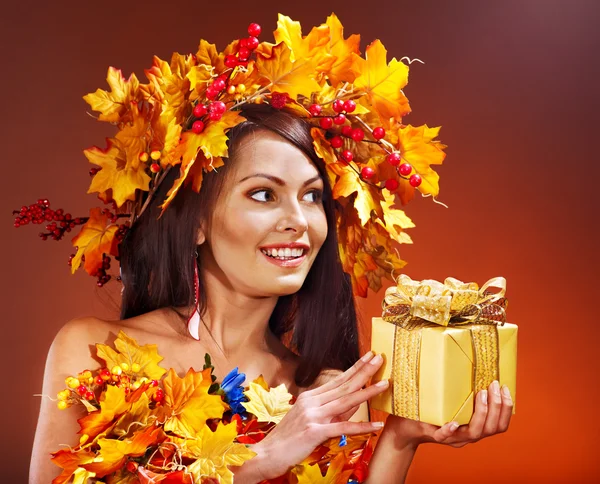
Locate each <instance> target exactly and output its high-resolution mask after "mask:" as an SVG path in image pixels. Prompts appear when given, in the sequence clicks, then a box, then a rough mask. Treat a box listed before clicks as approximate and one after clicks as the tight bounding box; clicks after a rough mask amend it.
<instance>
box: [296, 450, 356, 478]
mask: <svg viewBox="0 0 600 484" xmlns="http://www.w3.org/2000/svg"><path fill="white" fill-rule="evenodd" d="M345 462H346V455H345V454H344V452H340V453H339V454H338V455H337V456H335V458H334V459H333V460H332V461H331V463H330V464H329V468H328V469H327V474H325V476H323V475H322V474H321V469H320V468H319V465H318V464H315V465H312V466H309V465H307V464H302V465H300V466H296V467H295V468H294V470H293V473H294V474H295V475H296V476H297V477H298V484H316V483H319V484H346V483H347V482H348V478H349V477H350V475H351V474H352V469H349V470H346V471H344V470H343V469H344V463H345Z"/></svg>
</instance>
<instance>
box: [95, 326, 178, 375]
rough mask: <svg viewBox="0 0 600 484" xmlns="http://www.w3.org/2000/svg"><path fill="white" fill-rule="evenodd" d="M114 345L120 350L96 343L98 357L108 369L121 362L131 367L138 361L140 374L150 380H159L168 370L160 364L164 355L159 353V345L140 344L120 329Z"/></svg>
mask: <svg viewBox="0 0 600 484" xmlns="http://www.w3.org/2000/svg"><path fill="white" fill-rule="evenodd" d="M114 345H115V347H116V348H117V350H118V351H115V350H113V349H112V348H111V347H110V346H107V345H103V344H96V349H97V354H98V357H99V358H102V359H103V360H104V361H105V362H106V366H107V368H108V369H111V368H112V367H113V366H115V365H121V363H127V364H128V365H129V368H131V367H132V366H133V364H134V363H137V364H138V365H139V366H140V368H141V369H140V371H139V372H138V374H139V375H141V376H145V377H147V378H149V379H150V380H158V379H160V378H161V377H162V376H163V375H164V374H165V372H166V370H165V369H164V368H162V367H161V366H159V365H158V363H159V362H160V361H162V359H163V357H162V356H160V355H159V354H158V346H157V345H155V344H152V345H144V346H140V345H138V344H137V342H136V340H134V339H133V338H130V337H129V336H127V335H126V334H125V333H124V332H123V331H119V334H118V336H117V339H116V340H115V342H114Z"/></svg>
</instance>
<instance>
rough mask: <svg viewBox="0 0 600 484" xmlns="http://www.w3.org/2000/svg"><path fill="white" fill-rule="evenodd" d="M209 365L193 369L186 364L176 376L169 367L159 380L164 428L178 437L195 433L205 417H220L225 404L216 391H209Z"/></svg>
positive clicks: (202, 426)
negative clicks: (204, 367)
mask: <svg viewBox="0 0 600 484" xmlns="http://www.w3.org/2000/svg"><path fill="white" fill-rule="evenodd" d="M210 371H211V370H210V368H207V369H206V370H204V371H201V372H200V371H198V372H197V371H194V370H193V369H192V368H190V369H189V370H188V372H187V374H186V375H185V377H183V378H179V377H178V376H177V373H175V370H173V369H172V368H171V369H170V370H169V372H168V373H167V376H166V377H165V378H164V380H163V388H164V392H165V400H164V409H165V415H166V421H165V424H164V428H165V430H166V431H171V432H174V433H175V434H177V435H179V436H182V437H195V436H196V435H197V434H198V432H200V431H201V430H202V428H204V426H205V423H206V420H207V419H211V418H222V417H223V412H224V411H225V410H227V409H228V406H227V404H226V403H225V402H223V400H222V399H221V397H220V396H219V395H209V394H208V390H209V388H210V386H211V384H212V381H211V378H210Z"/></svg>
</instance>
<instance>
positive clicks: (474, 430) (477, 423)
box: [454, 390, 488, 442]
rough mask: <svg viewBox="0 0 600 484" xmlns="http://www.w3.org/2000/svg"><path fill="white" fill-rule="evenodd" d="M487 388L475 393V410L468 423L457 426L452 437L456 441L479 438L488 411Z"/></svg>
mask: <svg viewBox="0 0 600 484" xmlns="http://www.w3.org/2000/svg"><path fill="white" fill-rule="evenodd" d="M487 393H488V392H487V390H481V391H480V392H479V393H477V401H476V402H475V411H474V412H473V416H472V417H471V421H470V422H469V425H463V426H461V427H459V428H458V429H457V430H456V432H455V434H456V435H454V437H455V438H456V440H457V441H470V442H472V441H475V440H479V439H480V438H481V434H482V433H483V426H484V424H485V419H486V417H487V412H488V403H487V400H488V394H487Z"/></svg>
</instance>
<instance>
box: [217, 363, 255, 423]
mask: <svg viewBox="0 0 600 484" xmlns="http://www.w3.org/2000/svg"><path fill="white" fill-rule="evenodd" d="M245 380H246V374H245V373H239V372H238V367H237V366H236V367H235V368H234V369H233V370H231V371H230V372H229V373H228V374H227V376H226V377H225V378H223V382H222V383H221V390H223V393H225V401H226V402H227V403H228V404H229V406H230V407H231V411H232V413H233V414H239V415H240V416H241V417H245V416H246V409H245V408H244V406H243V405H242V402H247V401H248V399H247V398H246V395H244V386H243V383H244V381H245Z"/></svg>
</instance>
